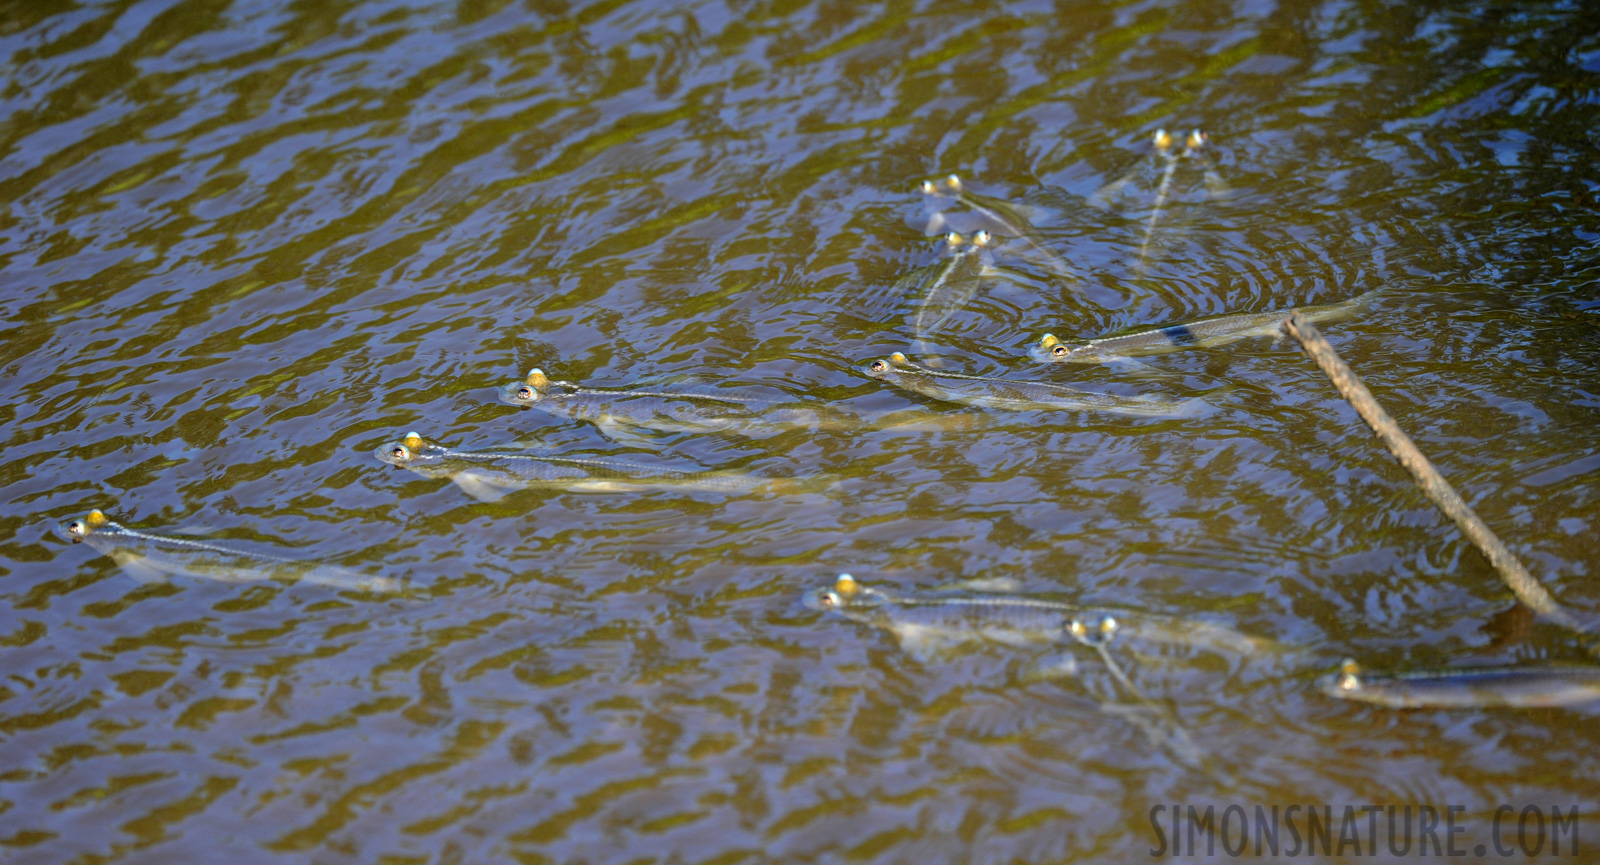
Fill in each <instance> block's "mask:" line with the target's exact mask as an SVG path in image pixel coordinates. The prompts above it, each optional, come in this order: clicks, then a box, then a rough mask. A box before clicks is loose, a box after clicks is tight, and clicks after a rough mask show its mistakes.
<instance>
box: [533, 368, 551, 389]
mask: <svg viewBox="0 0 1600 865" xmlns="http://www.w3.org/2000/svg"><path fill="white" fill-rule="evenodd" d="M528 385H529V386H530V387H533V388H537V389H540V390H543V389H544V388H547V387H549V386H550V376H548V375H545V374H544V370H542V369H540V368H538V367H534V368H533V369H530V370H528Z"/></svg>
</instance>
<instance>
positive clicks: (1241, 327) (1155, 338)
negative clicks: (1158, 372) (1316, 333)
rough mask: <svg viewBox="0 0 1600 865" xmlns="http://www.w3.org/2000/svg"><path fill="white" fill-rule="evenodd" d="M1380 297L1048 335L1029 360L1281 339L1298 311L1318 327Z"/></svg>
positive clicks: (1094, 359) (1100, 357)
mask: <svg viewBox="0 0 1600 865" xmlns="http://www.w3.org/2000/svg"><path fill="white" fill-rule="evenodd" d="M1376 293H1377V292H1376V291H1369V292H1367V293H1366V294H1363V295H1361V296H1360V297H1355V298H1351V299H1350V300H1346V301H1341V302H1339V303H1329V304H1322V305H1320V306H1305V307H1297V308H1290V309H1284V310H1276V311H1273V312H1247V313H1240V314H1237V315H1222V316H1216V317H1214V318H1202V319H1198V320H1195V321H1189V322H1184V323H1182V324H1171V325H1167V326H1165V327H1155V328H1147V329H1144V330H1137V331H1134V332H1132V333H1125V334H1119V335H1117V336H1106V337H1100V338H1099V339H1090V340H1083V341H1079V342H1065V341H1062V340H1060V339H1058V338H1057V337H1056V336H1054V335H1053V334H1045V335H1044V337H1042V338H1041V339H1040V340H1039V342H1038V344H1037V345H1034V346H1033V347H1032V348H1030V349H1029V350H1028V355H1029V356H1030V357H1032V358H1033V359H1034V360H1036V361H1038V362H1040V363H1106V362H1109V361H1115V360H1120V359H1124V358H1130V357H1140V356H1144V355H1151V354H1163V353H1166V352H1172V351H1182V350H1184V349H1189V348H1213V347H1215V346H1219V345H1227V344H1229V343H1233V342H1238V341H1239V340H1242V339H1249V338H1251V337H1258V336H1272V337H1278V336H1281V334H1282V327H1283V320H1284V318H1285V317H1287V316H1288V315H1289V313H1291V312H1294V311H1296V309H1298V311H1299V313H1300V315H1301V316H1302V317H1303V318H1305V319H1306V320H1307V321H1310V322H1312V323H1314V324H1315V323H1321V322H1327V321H1341V320H1344V319H1347V318H1350V317H1352V316H1354V315H1355V314H1356V313H1358V312H1360V311H1361V310H1362V309H1363V308H1365V307H1366V305H1367V303H1368V302H1369V301H1370V300H1371V299H1372V297H1373V296H1374V295H1375V294H1376Z"/></svg>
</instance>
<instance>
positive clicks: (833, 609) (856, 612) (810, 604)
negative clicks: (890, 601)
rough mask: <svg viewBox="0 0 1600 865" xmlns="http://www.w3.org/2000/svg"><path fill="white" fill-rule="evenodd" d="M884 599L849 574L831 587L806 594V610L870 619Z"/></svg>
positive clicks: (842, 575) (813, 590) (823, 587)
mask: <svg viewBox="0 0 1600 865" xmlns="http://www.w3.org/2000/svg"><path fill="white" fill-rule="evenodd" d="M885 600H886V599H885V598H884V596H883V594H882V593H880V592H877V591H875V590H873V589H869V588H866V587H865V586H863V585H861V584H860V583H859V582H856V578H855V577H852V576H850V575H849V574H840V575H839V578H838V579H836V580H834V581H833V585H831V586H822V587H820V588H816V589H812V590H811V591H809V592H807V593H806V597H805V605H806V607H807V608H808V609H812V610H817V611H819V612H823V613H840V614H843V615H844V616H846V617H848V618H852V619H867V618H871V617H872V615H873V614H874V613H876V612H877V611H878V609H879V608H880V607H882V606H883V603H884V601H885Z"/></svg>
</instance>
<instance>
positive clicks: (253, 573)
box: [61, 510, 401, 592]
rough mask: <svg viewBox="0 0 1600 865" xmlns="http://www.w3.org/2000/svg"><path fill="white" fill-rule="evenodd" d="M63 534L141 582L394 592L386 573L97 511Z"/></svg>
mask: <svg viewBox="0 0 1600 865" xmlns="http://www.w3.org/2000/svg"><path fill="white" fill-rule="evenodd" d="M61 529H62V532H63V533H64V534H65V535H66V537H67V538H68V539H70V540H72V541H74V542H79V541H81V542H83V543H86V544H88V545H89V546H91V547H94V548H95V549H96V550H98V551H99V552H100V553H101V554H102V555H105V556H108V557H110V558H111V560H112V561H114V562H116V563H117V564H118V565H119V566H121V568H122V570H123V571H124V572H125V573H126V574H127V575H128V576H130V577H132V578H134V579H135V580H138V581H139V582H141V583H155V582H164V581H166V579H167V578H168V577H173V576H189V577H203V578H205V579H208V580H216V581H218V582H224V583H249V582H257V581H260V580H293V581H298V582H303V583H316V584H319V585H324V586H331V587H333V588H336V589H350V590H354V591H365V592H396V591H400V589H401V585H400V582H399V581H398V580H395V579H393V578H391V577H369V576H365V575H363V574H359V573H356V572H355V571H351V570H347V569H345V568H340V567H336V566H334V565H328V564H322V563H320V562H315V561H309V560H305V559H290V558H284V557H281V556H272V555H264V554H262V553H251V552H245V551H243V550H236V549H232V548H229V547H225V546H222V545H220V544H213V543H210V542H209V541H201V540H197V539H194V538H186V537H181V536H177V535H164V534H157V533H155V532H147V531H144V530H142V529H130V528H128V527H127V526H124V525H121V524H120V523H115V522H112V521H111V520H109V519H106V515H105V514H104V513H101V512H100V511H98V510H93V511H90V512H89V513H88V514H87V515H85V516H84V517H83V518H82V519H76V520H72V521H70V522H67V523H64V524H62V526H61Z"/></svg>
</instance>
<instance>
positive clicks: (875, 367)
mask: <svg viewBox="0 0 1600 865" xmlns="http://www.w3.org/2000/svg"><path fill="white" fill-rule="evenodd" d="M895 354H897V355H898V354H900V353H899V352H895ZM901 357H904V355H901ZM861 371H862V372H864V373H866V374H867V377H868V378H875V379H877V380H879V381H887V380H888V379H890V378H891V377H893V376H894V356H893V355H891V356H889V357H880V358H878V359H877V360H875V361H872V362H871V363H869V364H867V365H866V366H864V367H862V368H861Z"/></svg>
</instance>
